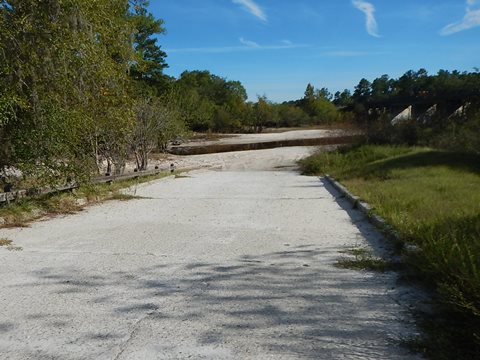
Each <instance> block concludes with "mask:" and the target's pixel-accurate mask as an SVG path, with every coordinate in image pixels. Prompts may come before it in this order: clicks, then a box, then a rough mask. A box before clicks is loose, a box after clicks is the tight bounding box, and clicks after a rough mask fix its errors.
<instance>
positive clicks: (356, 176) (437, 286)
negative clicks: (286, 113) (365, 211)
mask: <svg viewBox="0 0 480 360" xmlns="http://www.w3.org/2000/svg"><path fill="white" fill-rule="evenodd" d="M302 165H303V169H304V171H306V172H307V173H311V174H313V173H314V174H324V173H329V174H331V175H333V176H334V177H337V178H339V179H340V180H341V181H342V183H343V184H345V185H346V186H347V187H348V188H349V189H350V190H351V191H352V192H353V193H355V194H357V195H359V196H360V197H361V198H362V199H364V200H366V201H367V202H369V203H370V204H371V205H373V207H374V209H375V212H377V213H379V214H380V215H381V216H382V217H384V218H385V219H386V220H387V221H388V222H389V223H390V224H391V225H393V226H394V227H395V229H396V230H397V231H398V232H399V234H400V235H401V237H402V239H403V240H404V241H406V242H411V243H414V244H416V245H418V247H419V250H418V251H414V252H407V253H406V258H407V261H408V265H409V268H410V270H411V273H412V274H416V276H417V277H419V278H421V279H422V280H423V281H424V283H425V284H427V286H428V287H433V289H434V290H435V291H436V292H437V294H438V295H437V296H438V299H437V300H438V302H437V305H438V307H439V309H440V310H439V314H437V318H438V319H437V322H436V327H434V328H435V331H434V333H430V335H429V336H431V339H430V340H429V342H430V345H429V348H428V349H427V350H426V352H428V353H429V354H430V355H432V356H433V357H438V356H439V354H442V352H447V354H450V355H451V357H448V356H446V357H444V358H475V356H474V355H472V354H476V355H478V354H479V353H480V342H479V335H480V275H479V274H480V216H479V215H478V214H479V213H480V192H479V191H478V189H479V188H480V158H479V156H478V155H472V154H470V155H468V154H464V153H454V152H447V151H438V150H432V149H429V148H412V147H405V146H402V147H395V146H372V145H369V146H361V147H358V148H353V149H349V150H343V151H339V152H334V153H322V154H318V155H315V156H313V157H311V158H309V159H307V160H305V161H303V163H302ZM430 325H431V322H430ZM432 328H433V327H432ZM433 338H442V339H445V341H443V342H440V341H434V342H432V339H433ZM454 344H462V347H458V346H456V347H455V346H454ZM452 351H454V352H455V355H452ZM442 356H445V354H443V355H442Z"/></svg>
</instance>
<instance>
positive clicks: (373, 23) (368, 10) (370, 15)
mask: <svg viewBox="0 0 480 360" xmlns="http://www.w3.org/2000/svg"><path fill="white" fill-rule="evenodd" d="M469 1H471V0H469ZM352 4H353V6H355V7H356V8H357V9H358V10H360V11H361V12H363V13H364V14H365V16H366V26H367V32H368V33H369V34H370V35H372V36H375V37H380V35H379V34H378V25H377V20H375V15H374V14H375V6H373V4H371V3H369V2H366V1H363V0H352Z"/></svg>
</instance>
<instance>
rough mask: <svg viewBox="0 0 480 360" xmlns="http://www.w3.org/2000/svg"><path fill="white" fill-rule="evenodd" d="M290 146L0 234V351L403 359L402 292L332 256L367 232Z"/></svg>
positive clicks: (37, 355)
mask: <svg viewBox="0 0 480 360" xmlns="http://www.w3.org/2000/svg"><path fill="white" fill-rule="evenodd" d="M307 150H308V151H307ZM282 151H283V153H282ZM302 151H304V152H305V154H306V153H308V152H310V151H311V149H304V150H302ZM268 154H271V155H268ZM274 154H276V155H275V156H277V157H276V158H275V159H277V161H272V160H270V161H269V160H268V159H270V156H274ZM281 154H288V156H283V158H282V155H281ZM292 154H293V153H292V149H283V150H282V149H276V150H266V151H263V152H250V155H248V154H247V153H243V154H242V155H241V156H240V159H241V161H245V158H246V157H248V156H250V157H251V159H259V158H262V156H263V157H264V159H265V162H264V168H263V169H262V168H258V167H257V170H258V171H252V170H248V171H245V170H244V171H234V170H233V169H238V168H242V166H235V164H232V167H231V168H230V169H229V168H228V167H226V170H225V171H211V170H199V171H193V172H191V173H190V174H189V176H188V177H182V178H177V179H175V178H172V177H171V178H167V179H164V180H160V181H155V182H152V183H148V184H144V185H140V186H138V187H136V188H132V189H130V190H129V191H130V192H132V193H135V194H136V195H139V196H142V197H143V198H141V199H137V200H132V201H128V202H108V203H105V204H102V205H98V206H94V207H90V208H88V209H86V210H85V211H83V212H81V213H78V214H75V215H69V216H62V217H57V218H54V219H49V220H45V221H41V222H37V223H35V224H33V225H32V226H31V227H30V228H23V229H3V230H0V238H8V239H11V240H13V243H14V245H15V246H20V247H22V248H23V250H22V251H8V250H6V249H5V248H0V358H2V359H72V360H73V359H109V360H113V359H119V360H120V359H187V358H191V359H416V358H417V356H416V355H414V354H411V353H409V352H408V351H407V350H406V349H405V348H403V347H402V346H401V345H400V343H399V341H400V340H401V339H403V338H404V337H409V336H412V335H414V334H415V331H416V330H415V328H414V325H413V322H412V319H411V317H410V315H409V312H408V305H409V303H410V300H411V299H412V296H413V293H412V291H413V290H411V289H409V288H406V287H404V286H402V285H400V284H398V282H397V276H396V275H395V274H394V273H372V272H367V271H353V270H346V269H340V268H337V267H335V266H334V264H335V262H336V261H337V260H338V258H339V257H340V256H342V255H341V254H340V253H339V251H341V250H345V249H347V248H352V247H355V246H369V247H372V248H373V249H374V250H375V251H380V252H381V251H385V249H384V248H383V247H384V246H383V244H384V240H383V238H382V236H381V235H380V234H379V233H378V232H377V231H376V230H375V229H374V228H373V227H372V226H371V225H370V224H368V223H367V222H366V221H365V219H364V218H363V216H362V215H361V214H360V213H358V212H356V211H354V210H351V209H349V205H348V204H346V203H345V202H343V200H342V199H337V198H336V197H335V193H334V192H333V190H332V189H329V188H328V186H327V185H324V184H323V183H322V182H321V181H320V180H319V179H318V178H315V177H306V176H301V175H299V174H298V173H296V172H294V171H291V170H290V171H287V170H284V171H281V167H282V166H284V167H285V168H284V169H287V168H288V166H291V165H293V160H295V159H296V156H293V155H292ZM297 155H298V154H297ZM215 156H219V155H218V154H217V155H215ZM226 156H230V158H229V159H230V160H232V158H231V156H232V154H230V155H226ZM278 156H280V158H282V159H283V162H281V164H280V165H279V161H278V159H279V157H278ZM272 164H275V169H273V166H272ZM237 165H241V164H237ZM224 168H225V167H224ZM266 170H270V171H266Z"/></svg>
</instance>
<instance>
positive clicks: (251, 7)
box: [232, 0, 267, 21]
mask: <svg viewBox="0 0 480 360" xmlns="http://www.w3.org/2000/svg"><path fill="white" fill-rule="evenodd" d="M232 2H233V3H234V4H238V5H241V6H242V7H243V8H244V9H245V10H247V11H248V12H249V13H251V14H252V15H254V16H256V17H257V18H259V19H260V20H263V21H267V15H266V14H265V12H264V11H263V9H262V8H261V7H260V6H259V5H258V4H256V3H255V1H253V0H232Z"/></svg>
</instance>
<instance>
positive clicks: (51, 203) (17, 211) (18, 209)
mask: <svg viewBox="0 0 480 360" xmlns="http://www.w3.org/2000/svg"><path fill="white" fill-rule="evenodd" d="M174 174H175V176H179V175H178V173H174ZM170 175H171V174H170V172H164V173H160V174H158V175H152V176H145V177H139V178H136V179H130V180H124V181H116V182H113V183H111V184H96V185H82V186H80V187H79V188H78V189H75V190H73V191H71V192H63V193H59V194H53V195H45V196H41V197H37V198H25V199H20V200H18V201H15V202H12V203H10V204H8V205H4V206H0V218H1V219H3V222H4V224H3V225H2V224H1V223H0V228H2V227H25V226H28V224H29V223H30V222H32V221H35V220H37V219H39V218H42V217H45V216H55V215H60V214H72V213H76V212H78V211H81V210H82V209H83V208H85V207H86V206H89V205H92V204H96V203H100V202H104V201H108V200H132V199H138V198H140V197H138V196H136V195H131V194H128V193H125V192H123V191H122V190H124V189H127V188H130V187H133V186H135V185H138V184H141V183H145V182H149V181H152V180H157V179H161V178H164V177H166V176H170Z"/></svg>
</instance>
